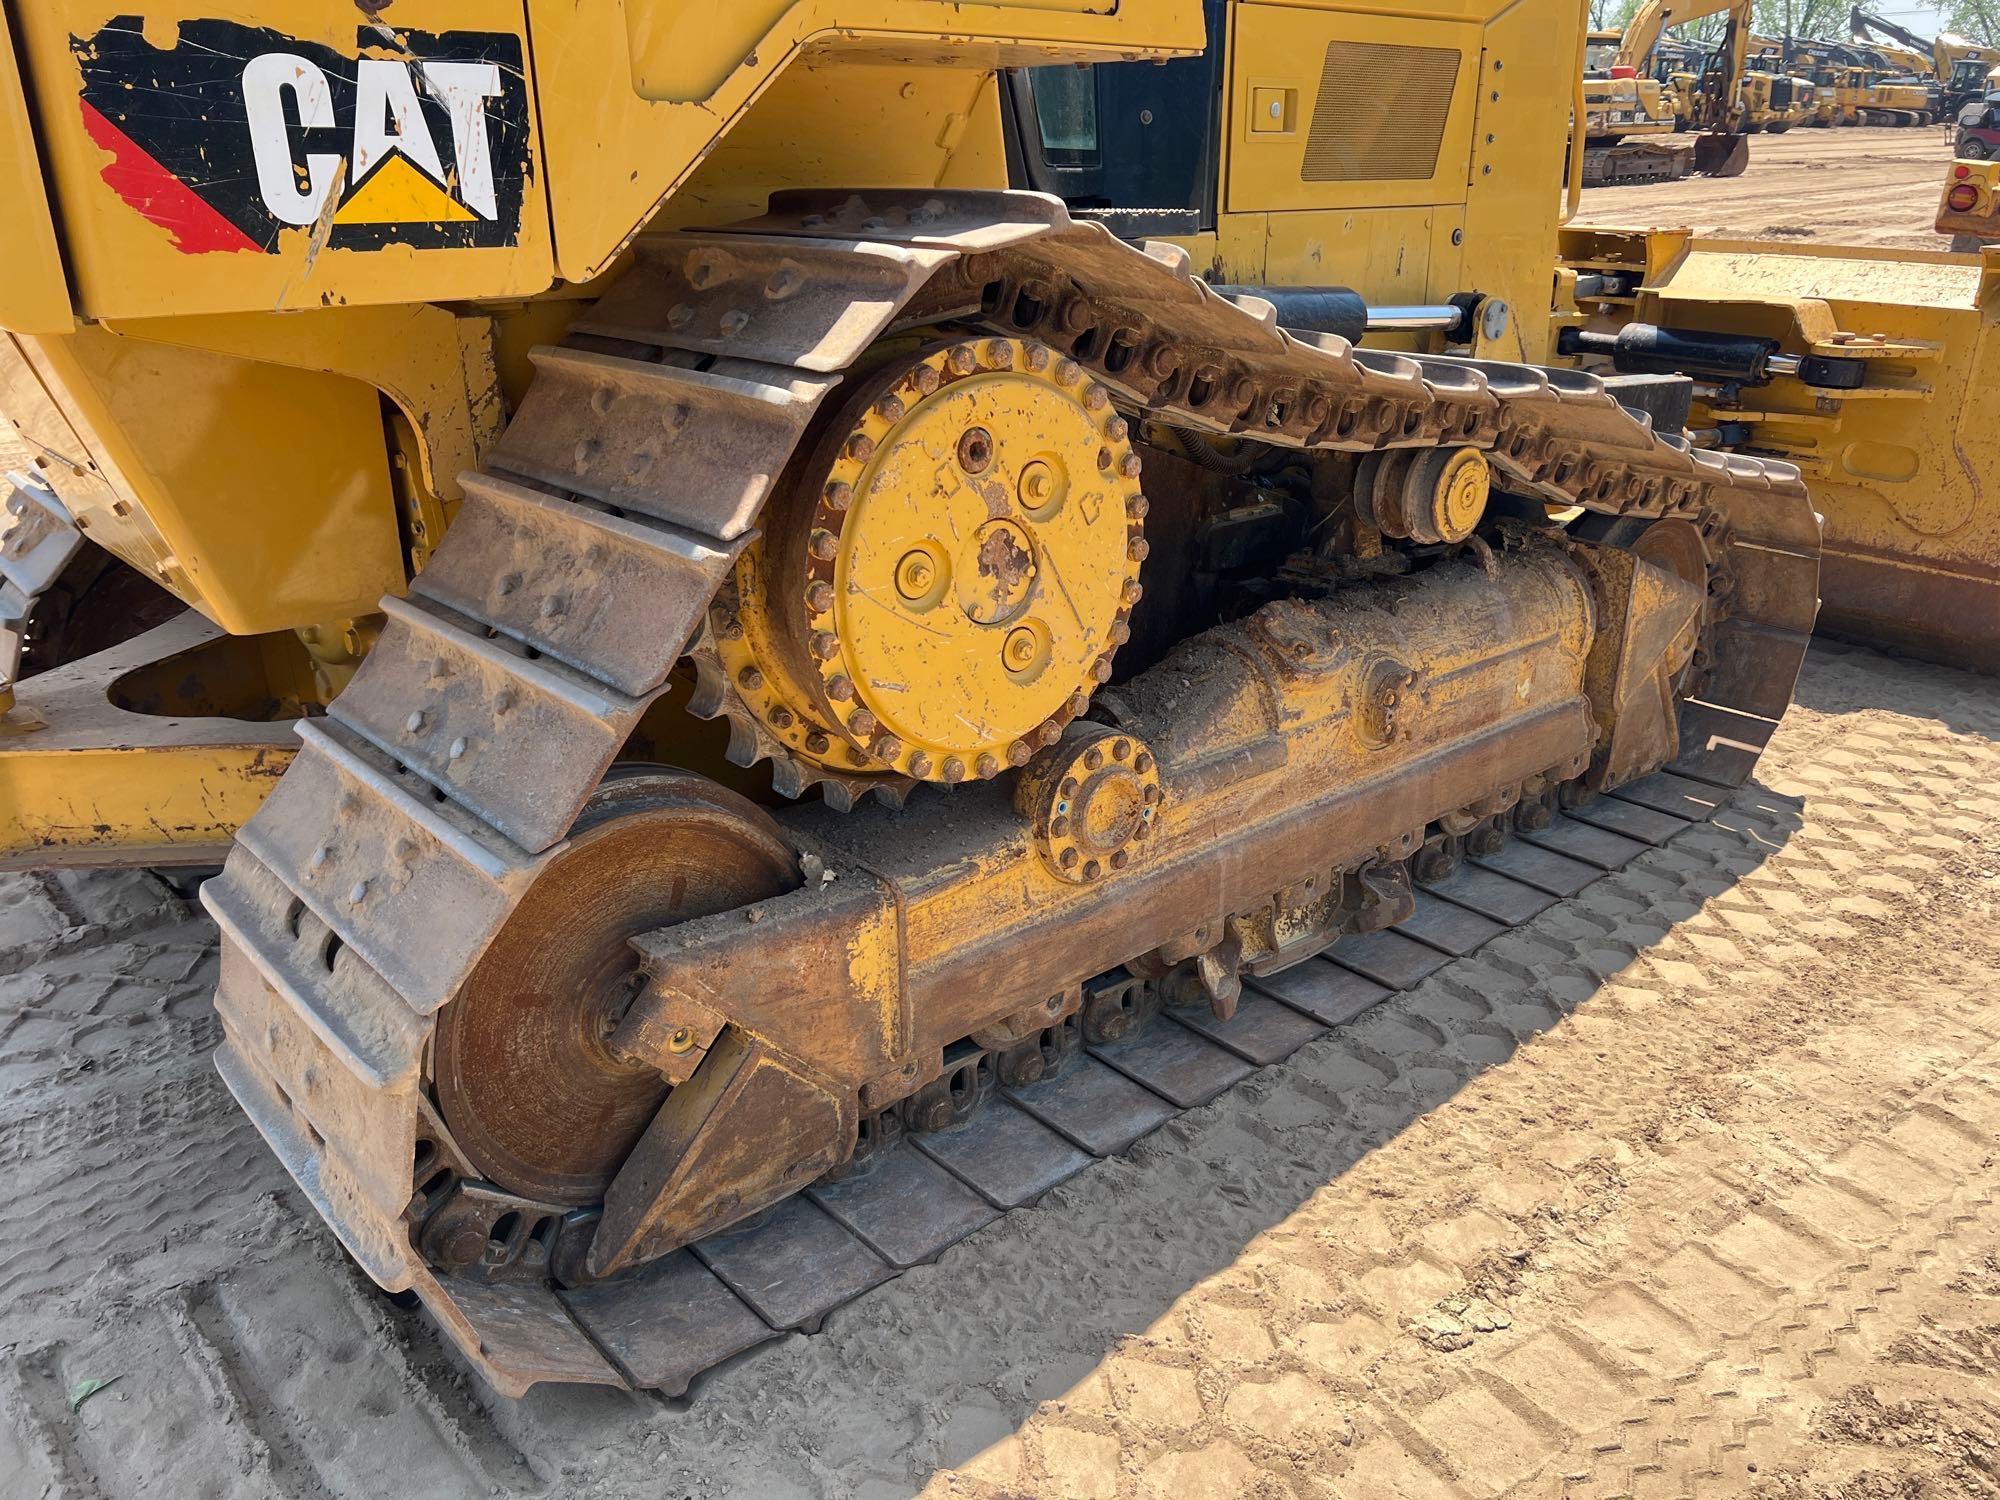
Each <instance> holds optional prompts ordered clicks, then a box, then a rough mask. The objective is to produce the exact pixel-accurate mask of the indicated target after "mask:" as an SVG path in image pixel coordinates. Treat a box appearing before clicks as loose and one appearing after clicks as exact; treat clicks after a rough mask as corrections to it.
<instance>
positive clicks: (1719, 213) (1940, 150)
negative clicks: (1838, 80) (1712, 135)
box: [1578, 126, 1951, 250]
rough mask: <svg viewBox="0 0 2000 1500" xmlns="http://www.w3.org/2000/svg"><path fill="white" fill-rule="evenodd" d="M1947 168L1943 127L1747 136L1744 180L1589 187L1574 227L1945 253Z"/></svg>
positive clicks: (1947, 246) (1947, 141) (1696, 179)
mask: <svg viewBox="0 0 2000 1500" xmlns="http://www.w3.org/2000/svg"><path fill="white" fill-rule="evenodd" d="M1950 162H1951V137H1950V135H1949V134H1947V133H1946V131H1945V129H1944V127H1943V126H1933V127H1930V128H1927V129H1926V128H1916V127H1912V128H1909V129H1897V128H1894V127H1891V126H1867V127H1853V128H1848V129H1840V130H1805V129H1794V130H1789V131H1787V132H1785V134H1783V135H1753V136H1751V137H1750V166H1749V168H1748V170H1746V171H1745V172H1744V174H1743V175H1742V176H1741V177H1732V178H1712V177H1685V178H1682V179H1681V180H1680V181H1678V182H1666V183H1655V184H1652V185H1650V186H1648V185H1641V186H1636V187H1617V188H1592V189H1590V190H1588V191H1587V192H1585V193H1584V195H1583V206H1582V210H1581V212H1580V214H1579V216H1578V217H1579V221H1580V222H1587V223H1599V224H1607V225H1627V226H1631V227H1635V228H1671V227H1684V228H1690V229H1693V230H1695V231H1696V232H1697V233H1700V234H1711V235H1725V236H1728V237H1730V238H1733V239H1782V240H1792V241H1814V242H1817V243H1819V244H1822V245H1891V246H1896V247H1899V248H1902V249H1908V250H1948V249H1950V248H1951V247H1950V244H1949V242H1948V241H1947V240H1946V239H1945V237H1944V236H1942V235H1940V234H1938V233H1937V231H1936V230H1934V229H1932V228H1931V222H1932V220H1933V219H1934V218H1936V216H1937V205H1938V194H1939V193H1941V192H1942V191H1943V190H1944V174H1945V168H1946V167H1947V166H1948V165H1949V164H1950Z"/></svg>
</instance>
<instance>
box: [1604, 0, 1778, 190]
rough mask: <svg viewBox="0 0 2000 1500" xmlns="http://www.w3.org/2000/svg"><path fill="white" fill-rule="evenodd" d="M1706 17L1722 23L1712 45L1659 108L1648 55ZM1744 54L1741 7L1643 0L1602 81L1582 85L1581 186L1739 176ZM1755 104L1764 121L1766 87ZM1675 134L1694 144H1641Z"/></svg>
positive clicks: (1716, 0)
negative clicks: (1674, 32)
mask: <svg viewBox="0 0 2000 1500" xmlns="http://www.w3.org/2000/svg"><path fill="white" fill-rule="evenodd" d="M1712 15H1725V16H1726V17H1727V20H1726V23H1725V27H1724V31H1723V35H1722V38H1721V41H1720V43H1719V44H1718V45H1717V46H1716V47H1715V48H1714V49H1712V50H1710V51H1709V52H1707V53H1706V54H1704V55H1703V56H1702V58H1701V61H1700V66H1699V68H1698V69H1697V71H1696V72H1695V73H1694V75H1693V77H1692V79H1691V80H1690V81H1689V82H1688V83H1687V85H1686V86H1685V87H1681V88H1679V89H1677V90H1676V91H1675V94H1674V97H1673V99H1672V101H1671V102H1662V100H1661V98H1660V94H1659V90H1660V88H1661V85H1660V84H1659V83H1658V82H1657V81H1656V80H1655V79H1654V78H1653V77H1652V76H1651V67H1650V64H1651V59H1652V56H1653V53H1654V50H1655V49H1656V47H1657V46H1658V45H1659V43H1660V41H1661V38H1662V37H1663V36H1664V35H1665V34H1666V32H1667V30H1668V29H1669V28H1671V27H1674V26H1678V25H1681V24H1683V23H1685V22H1688V21H1698V20H1701V19H1703V18H1704V17H1707V16H1712ZM1749 46H1750V5H1749V0H1645V3H1643V4H1642V5H1641V6H1640V7H1639V9H1638V10H1637V11H1636V12H1634V14H1633V16H1632V19H1631V20H1630V21H1629V22H1628V23H1627V24H1626V27H1625V31H1624V34H1623V36H1622V37H1621V38H1620V41H1619V45H1618V50H1617V52H1616V53H1615V54H1614V55H1613V57H1612V60H1611V64H1610V70H1609V74H1608V76H1605V77H1586V78H1585V80H1584V99H1585V111H1584V114H1585V120H1586V125H1585V138H1586V150H1585V154H1584V169H1583V171H1584V177H1583V180H1584V183H1585V185H1586V186H1609V185H1611V184H1614V183H1620V182H1636V181H1647V180H1650V179H1654V178H1662V177H1679V176H1682V175H1684V174H1685V173H1686V172H1687V171H1689V170H1693V171H1696V172H1700V173H1703V174H1705V175H1708V176H1714V177H1736V176H1740V175H1741V174H1742V172H1743V170H1744V168H1745V167H1746V166H1748V165H1749V160H1750V152H1749V145H1748V143H1747V142H1746V141H1744V140H1743V139H1742V134H1743V121H1744V110H1745V104H1744V100H1743V97H1742V87H1743V79H1744V70H1745V64H1746V60H1747V58H1748V55H1749ZM1628 96H1629V98H1628ZM1759 98H1760V100H1762V101H1763V102H1762V107H1763V109H1764V110H1765V112H1766V115H1767V116H1768V114H1769V110H1770V104H1769V89H1768V87H1766V88H1764V89H1763V90H1762V91H1761V93H1760V94H1759ZM1593 100H1595V101H1596V104H1595V107H1593V105H1592V101H1593ZM1676 128H1686V129H1689V130H1693V131H1695V132H1697V135H1696V138H1695V139H1694V140H1693V141H1692V142H1683V141H1674V142H1664V141H1660V140H1657V139H1644V137H1648V136H1653V137H1657V136H1658V135H1659V134H1662V133H1664V132H1665V131H1668V130H1672V129H1676Z"/></svg>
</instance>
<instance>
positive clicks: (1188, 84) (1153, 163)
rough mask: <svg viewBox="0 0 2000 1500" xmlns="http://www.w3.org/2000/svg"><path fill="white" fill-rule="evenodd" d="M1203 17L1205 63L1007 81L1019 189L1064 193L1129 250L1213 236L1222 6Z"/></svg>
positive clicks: (1055, 72) (1068, 71) (1010, 76)
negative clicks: (1175, 238)
mask: <svg viewBox="0 0 2000 1500" xmlns="http://www.w3.org/2000/svg"><path fill="white" fill-rule="evenodd" d="M1202 9H1203V14H1204V20H1205V22H1206V27H1207V41H1206V44H1205V46H1204V48H1203V50H1202V54H1201V56H1199V57H1183V58H1176V59H1174V60H1173V61H1171V62H1166V63H1159V64H1151V63H1140V64H1116V63H1114V64H1109V65H1103V66H1098V67H1068V66H1064V67H1045V68H1017V69H1014V70H1012V71H1011V72H1009V73H1007V74H1005V75H1004V77H1003V83H1004V85H1005V87H1004V90H1003V92H1002V96H1001V97H1002V104H1003V109H1004V113H1005V115H1006V120H1007V168H1008V172H1007V175H1008V179H1009V180H1010V181H1011V182H1013V184H1014V185H1015V186H1017V187H1026V188H1033V189H1034V190H1035V191H1037V192H1043V193H1053V194H1054V195H1055V196H1056V197H1058V198H1061V199H1062V200H1063V201H1064V202H1065V203H1067V204H1068V205H1069V208H1070V212H1071V213H1073V214H1074V215H1076V217H1078V218H1089V219H1098V220H1101V221H1103V222H1104V224H1105V225H1106V226H1107V227H1109V228H1110V229H1111V230H1112V232H1113V233H1115V234H1117V235H1118V236H1119V237H1120V238H1121V239H1128V240H1135V239H1142V238H1146V237H1148V236H1151V237H1155V238H1158V237H1162V236H1168V235H1189V234H1200V233H1202V232H1203V231H1204V230H1212V229H1214V228H1215V218H1216V179H1217V177H1218V175H1219V170H1218V161H1219V142H1220V139H1221V134H1222V57H1223V49H1224V37H1223V0H1205V3H1204V5H1203V7H1202Z"/></svg>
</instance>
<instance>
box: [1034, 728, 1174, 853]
mask: <svg viewBox="0 0 2000 1500" xmlns="http://www.w3.org/2000/svg"><path fill="white" fill-rule="evenodd" d="M1014 801H1015V806H1016V807H1017V808H1018V809H1019V810H1020V811H1021V812H1022V814H1024V815H1025V816H1026V817H1027V818H1028V820H1029V822H1030V823H1031V825H1032V826H1033V828H1034V833H1035V848H1036V850H1037V851H1038V852H1039V853H1040V854H1041V856H1042V861H1043V863H1044V864H1046V865H1047V866H1048V868H1049V870H1050V872H1051V873H1052V874H1054V875H1055V876H1057V877H1058V878H1059V879H1062V880H1067V881H1069V882H1071V883H1072V884H1075V885H1089V884H1092V883H1093V882H1095V881H1098V880H1102V879H1104V878H1105V877H1107V876H1109V875H1111V874H1113V873H1115V872H1117V871H1121V870H1125V869H1127V868H1129V867H1130V866H1132V865H1133V864H1135V863H1136V862H1137V861H1138V860H1139V859H1141V858H1142V857H1143V856H1144V854H1145V852H1146V848H1147V844H1148V841H1149V840H1150V839H1151V838H1152V836H1153V833H1154V831H1155V829H1156V828H1157V827H1158V823H1159V816H1160V808H1161V805H1162V803H1163V801H1164V794H1163V792H1162V790H1161V787H1160V768H1159V764H1158V762H1157V761H1155V759H1154V758H1153V752H1152V751H1151V750H1150V749H1148V748H1147V746H1146V744H1145V742H1144V741H1142V740H1140V739H1139V738H1138V737H1137V736H1135V735H1130V734H1126V733H1123V732H1122V731H1120V730H1117V729H1114V728H1112V727H1110V726H1108V725H1104V724H1072V725H1071V726H1070V727H1069V729H1068V730H1067V731H1066V732H1065V733H1064V734H1063V737H1062V740H1061V742H1060V743H1058V744H1057V745H1055V746H1053V747H1052V748H1050V749H1048V750H1044V751H1043V752H1042V753H1041V754H1040V755H1039V756H1037V757H1036V758H1035V760H1034V761H1033V762H1032V763H1031V764H1030V765H1029V767H1028V770H1027V772H1026V774H1025V775H1023V777H1022V778H1021V784H1020V787H1019V789H1018V790H1017V791H1016V794H1015V799H1014Z"/></svg>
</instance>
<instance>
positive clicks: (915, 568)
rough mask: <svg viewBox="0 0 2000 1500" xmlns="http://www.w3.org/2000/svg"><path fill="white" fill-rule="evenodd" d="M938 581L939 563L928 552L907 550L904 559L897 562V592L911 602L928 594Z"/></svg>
mask: <svg viewBox="0 0 2000 1500" xmlns="http://www.w3.org/2000/svg"><path fill="white" fill-rule="evenodd" d="M936 582H937V564H936V563H935V562H934V561H932V559H931V556H930V554H929V553H928V552H924V551H921V550H917V551H911V552H905V553H904V554H903V559H902V561H901V562H899V563H897V564H896V592H897V593H899V594H901V595H902V596H903V597H904V598H905V599H908V600H909V601H910V602H911V603H915V602H916V601H917V600H919V599H921V598H923V597H924V595H926V594H928V593H929V592H930V591H931V585H932V584H934V583H936Z"/></svg>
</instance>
